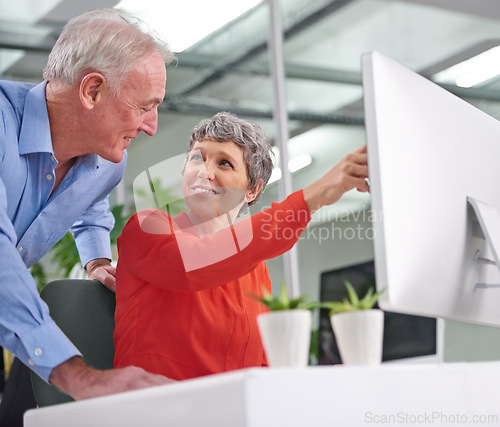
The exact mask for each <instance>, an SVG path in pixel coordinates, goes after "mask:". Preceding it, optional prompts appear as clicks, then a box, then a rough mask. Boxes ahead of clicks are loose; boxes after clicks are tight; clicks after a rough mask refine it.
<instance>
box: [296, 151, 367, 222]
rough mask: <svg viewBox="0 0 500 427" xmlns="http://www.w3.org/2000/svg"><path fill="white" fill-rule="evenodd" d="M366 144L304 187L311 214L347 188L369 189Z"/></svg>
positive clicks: (334, 200) (337, 197)
mask: <svg viewBox="0 0 500 427" xmlns="http://www.w3.org/2000/svg"><path fill="white" fill-rule="evenodd" d="M367 160H368V158H367V154H366V145H363V146H362V147H360V148H358V149H357V150H356V151H354V152H352V153H350V154H347V155H346V156H345V157H344V158H343V159H342V160H341V161H340V162H339V163H337V164H336V165H335V166H334V167H333V168H332V169H331V170H330V171H328V172H327V173H326V174H325V175H324V176H323V177H321V178H320V179H318V180H317V181H316V182H314V183H312V184H311V185H310V186H308V187H306V188H304V190H303V191H304V199H305V202H306V204H307V207H308V208H309V211H310V212H311V214H312V213H313V212H314V211H316V210H318V209H319V208H321V207H322V206H326V205H331V204H333V203H335V202H336V201H337V200H339V199H340V197H341V196H342V195H343V194H344V193H345V192H346V191H349V190H352V189H353V188H356V189H357V190H358V191H361V192H367V191H369V185H368V182H367V179H368V162H367Z"/></svg>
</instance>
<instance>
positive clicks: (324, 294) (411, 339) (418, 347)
mask: <svg viewBox="0 0 500 427" xmlns="http://www.w3.org/2000/svg"><path fill="white" fill-rule="evenodd" d="M346 280H348V281H349V282H350V283H351V284H352V286H353V287H354V289H355V290H356V292H357V293H358V295H360V296H362V295H364V294H365V293H366V291H367V290H368V288H369V287H372V286H374V285H375V264H374V262H373V261H368V262H363V263H359V264H354V265H349V266H345V267H342V268H338V269H334V270H330V271H325V272H323V273H322V274H321V279H320V301H342V300H343V299H344V298H347V290H346V287H345V281H346ZM443 346H444V327H443V324H442V320H440V319H436V318H431V317H423V316H413V315H409V314H401V313H393V312H390V311H385V312H384V342H383V352H382V361H383V362H394V363H396V362H397V363H401V362H408V363H416V362H418V363H425V362H431V363H436V362H442V361H443ZM338 363H342V362H341V358H340V353H339V350H338V347H337V344H336V340H335V335H334V333H333V331H332V327H331V326H330V316H329V310H328V309H321V310H320V313H319V328H318V365H332V364H333V365H335V364H338Z"/></svg>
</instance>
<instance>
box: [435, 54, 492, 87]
mask: <svg viewBox="0 0 500 427" xmlns="http://www.w3.org/2000/svg"><path fill="white" fill-rule="evenodd" d="M499 75H500V46H495V47H493V48H491V49H489V50H486V51H484V52H482V53H480V54H479V55H476V56H474V57H472V58H470V59H467V60H465V61H462V62H460V63H458V64H455V65H453V66H451V67H449V68H447V69H445V70H443V71H440V72H439V73H436V74H434V75H433V80H434V81H436V82H438V83H450V84H456V85H457V86H460V87H464V88H469V87H472V86H477V85H480V84H481V83H484V82H486V81H488V80H490V79H492V78H494V77H496V76H499Z"/></svg>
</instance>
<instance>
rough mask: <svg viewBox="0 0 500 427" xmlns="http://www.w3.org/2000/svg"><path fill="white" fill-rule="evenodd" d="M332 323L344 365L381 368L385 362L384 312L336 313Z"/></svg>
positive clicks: (377, 310) (375, 310)
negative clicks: (383, 347)
mask: <svg viewBox="0 0 500 427" xmlns="http://www.w3.org/2000/svg"><path fill="white" fill-rule="evenodd" d="M330 322H331V324H332V329H333V332H334V334H335V340H336V341H337V347H338V348H339V352H340V357H341V359H342V363H343V364H344V365H378V364H380V363H381V362H382V344H383V340H384V312H383V311H382V310H379V309H372V310H360V311H351V312H345V313H336V314H333V315H332V316H330Z"/></svg>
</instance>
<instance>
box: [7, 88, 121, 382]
mask: <svg viewBox="0 0 500 427" xmlns="http://www.w3.org/2000/svg"><path fill="white" fill-rule="evenodd" d="M45 86H46V82H43V83H40V84H39V85H37V86H35V85H31V84H24V83H16V82H8V81H0V344H1V345H2V346H3V347H5V348H7V349H8V350H10V351H11V352H12V353H14V354H15V355H16V356H17V357H18V358H19V359H20V360H21V361H22V362H23V363H25V364H27V365H29V366H31V368H32V369H33V370H34V371H35V372H36V373H37V374H38V375H40V376H41V377H42V378H44V379H45V380H48V378H49V375H50V372H51V371H52V369H53V368H54V367H55V366H57V365H59V364H60V363H62V362H64V361H65V360H67V359H69V358H70V357H72V356H75V355H79V354H80V353H79V352H78V350H77V349H76V348H75V347H74V346H73V344H71V342H70V341H69V340H68V339H67V338H66V337H65V335H64V334H63V333H62V332H61V331H60V329H59V328H58V327H57V326H56V325H55V323H54V321H53V320H52V319H51V318H50V316H49V313H48V309H47V306H46V304H45V303H44V302H43V301H42V300H41V298H40V296H39V294H38V291H37V288H36V284H35V282H34V280H33V278H32V277H31V274H30V273H29V271H28V268H29V267H30V266H31V265H33V264H34V263H35V262H37V261H38V260H39V259H40V258H42V257H43V255H45V254H46V253H47V252H48V251H49V250H50V249H51V248H52V246H53V245H54V244H55V243H57V242H58V241H59V240H60V239H61V238H62V237H63V236H64V234H65V233H66V232H67V231H68V230H69V229H70V230H71V232H72V233H73V236H74V237H75V241H76V244H77V247H78V252H79V254H80V259H81V261H82V264H83V265H86V264H87V263H88V262H89V261H91V260H92V259H96V258H109V259H111V249H110V243H109V232H110V230H111V229H112V228H113V225H114V218H113V216H112V214H111V213H110V212H109V210H108V208H109V205H108V194H109V192H110V191H111V190H112V189H113V188H114V187H115V186H116V185H117V184H118V183H119V182H120V180H121V178H122V176H123V173H124V171H125V164H126V153H125V155H124V158H123V160H122V161H121V162H120V163H119V164H115V163H112V162H109V161H106V160H104V159H102V158H101V157H99V156H98V155H96V154H88V155H85V156H81V157H79V158H78V159H77V161H76V163H75V164H74V166H73V167H72V168H71V169H70V171H69V172H68V173H67V175H66V176H65V178H64V180H63V181H62V182H61V183H60V184H59V186H58V187H57V189H56V191H55V192H54V194H52V196H51V195H50V194H51V192H52V188H53V185H54V177H55V173H54V169H55V167H56V165H57V160H56V159H55V157H54V152H53V149H52V140H51V135H50V127H49V119H48V113H47V106H46V102H45Z"/></svg>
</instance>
